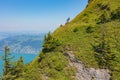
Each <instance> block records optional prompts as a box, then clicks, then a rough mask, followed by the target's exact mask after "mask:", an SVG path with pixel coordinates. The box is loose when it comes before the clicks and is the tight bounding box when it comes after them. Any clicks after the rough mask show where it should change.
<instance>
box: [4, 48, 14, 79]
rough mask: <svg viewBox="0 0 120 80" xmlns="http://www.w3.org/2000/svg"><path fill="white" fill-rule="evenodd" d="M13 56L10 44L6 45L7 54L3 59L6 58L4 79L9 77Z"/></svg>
mask: <svg viewBox="0 0 120 80" xmlns="http://www.w3.org/2000/svg"><path fill="white" fill-rule="evenodd" d="M12 58H13V56H10V48H9V47H8V46H5V54H4V55H3V60H4V69H3V80H7V79H8V74H9V73H10V71H11V69H12V63H11V59H12Z"/></svg>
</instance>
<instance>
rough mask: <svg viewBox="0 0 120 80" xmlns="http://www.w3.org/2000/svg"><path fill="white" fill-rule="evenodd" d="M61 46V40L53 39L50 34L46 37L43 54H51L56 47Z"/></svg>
mask: <svg viewBox="0 0 120 80" xmlns="http://www.w3.org/2000/svg"><path fill="white" fill-rule="evenodd" d="M59 45H60V42H59V40H57V39H55V38H53V37H52V35H51V33H50V32H49V33H48V34H47V36H46V35H45V37H44V44H43V50H42V51H43V52H44V53H45V52H50V51H53V50H54V49H55V48H56V47H58V46H59Z"/></svg>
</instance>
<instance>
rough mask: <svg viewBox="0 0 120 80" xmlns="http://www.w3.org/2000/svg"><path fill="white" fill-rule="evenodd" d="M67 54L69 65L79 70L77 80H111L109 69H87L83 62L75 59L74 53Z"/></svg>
mask: <svg viewBox="0 0 120 80" xmlns="http://www.w3.org/2000/svg"><path fill="white" fill-rule="evenodd" d="M65 54H66V56H67V57H68V60H69V65H70V66H72V67H75V68H76V69H77V73H76V79H77V80H110V74H109V70H108V69H95V68H86V67H85V66H84V64H83V63H82V62H81V61H79V60H77V59H75V57H74V55H73V52H72V51H69V52H66V53H65Z"/></svg>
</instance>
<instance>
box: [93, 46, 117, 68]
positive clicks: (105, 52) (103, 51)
mask: <svg viewBox="0 0 120 80" xmlns="http://www.w3.org/2000/svg"><path fill="white" fill-rule="evenodd" d="M94 51H95V52H96V53H95V59H96V60H97V62H98V65H99V67H100V68H108V69H110V68H111V67H110V66H111V63H112V61H114V60H115V58H116V56H115V54H113V53H112V52H111V50H110V47H109V46H108V45H107V44H99V45H97V46H94Z"/></svg>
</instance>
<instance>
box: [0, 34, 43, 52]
mask: <svg viewBox="0 0 120 80" xmlns="http://www.w3.org/2000/svg"><path fill="white" fill-rule="evenodd" d="M43 37H44V34H40V35H37V34H21V35H20V34H19V35H14V36H9V35H8V36H6V37H5V38H3V39H1V40H0V50H3V48H4V46H5V45H8V46H9V47H10V49H11V52H14V53H32V54H37V53H39V51H40V50H41V49H42V43H43Z"/></svg>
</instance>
